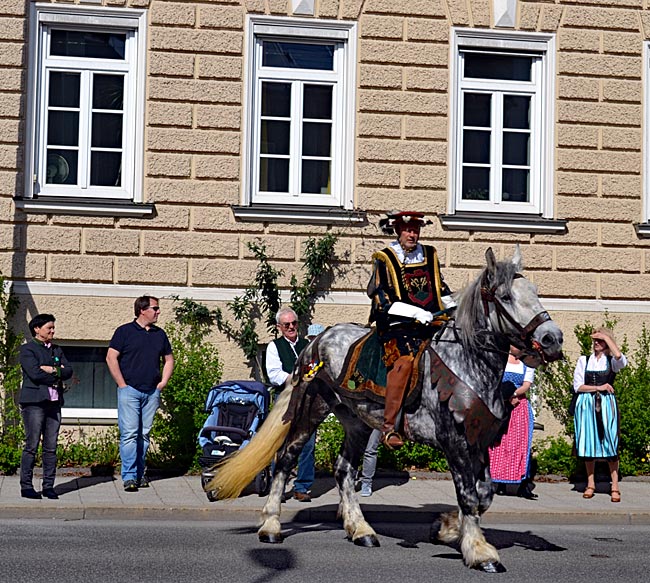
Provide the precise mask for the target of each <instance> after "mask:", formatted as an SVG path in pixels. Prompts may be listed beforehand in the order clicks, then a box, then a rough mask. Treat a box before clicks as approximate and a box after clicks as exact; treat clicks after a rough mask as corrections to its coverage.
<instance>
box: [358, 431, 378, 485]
mask: <svg viewBox="0 0 650 583" xmlns="http://www.w3.org/2000/svg"><path fill="white" fill-rule="evenodd" d="M380 441H381V431H379V429H373V430H372V433H371V434H370V438H369V439H368V445H366V450H365V451H364V452H363V466H362V468H361V483H362V484H368V485H369V486H372V479H373V478H374V476H375V470H376V469H377V450H378V449H379V442H380Z"/></svg>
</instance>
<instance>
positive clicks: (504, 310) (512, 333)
mask: <svg viewBox="0 0 650 583" xmlns="http://www.w3.org/2000/svg"><path fill="white" fill-rule="evenodd" d="M485 259H486V262H487V267H486V268H485V269H484V270H483V272H482V274H481V275H480V276H479V278H478V279H477V280H476V281H475V282H474V283H473V284H471V285H470V286H469V287H468V288H467V289H466V290H465V291H464V292H463V294H462V295H461V298H460V301H459V307H458V314H457V318H456V319H457V321H458V324H459V325H460V327H461V330H463V331H464V333H465V334H468V333H469V334H471V333H472V331H473V330H475V329H476V326H477V321H481V320H482V321H483V323H484V325H486V326H488V327H489V328H490V329H491V330H492V331H494V332H499V333H501V334H503V335H504V336H506V337H507V339H508V341H509V342H510V344H512V345H514V346H516V347H517V348H519V349H520V350H521V351H522V353H521V355H520V358H521V360H523V361H524V363H525V364H526V365H527V366H531V367H537V366H539V365H540V364H544V363H546V362H552V361H554V360H558V359H560V358H561V357H562V341H563V339H562V331H561V330H560V329H559V328H558V326H557V325H556V324H555V323H554V322H553V320H551V317H550V316H549V315H548V312H546V310H544V308H543V307H542V304H541V303H540V301H539V297H538V296H537V287H536V286H535V285H533V284H532V283H531V282H530V281H528V280H527V279H526V278H525V277H524V276H523V275H521V273H520V271H521V251H520V249H519V245H517V247H516V250H515V254H514V255H513V257H512V259H511V260H510V261H501V262H497V260H496V258H495V257H494V253H493V252H492V249H491V248H489V249H488V250H487V251H486V253H485ZM468 331H469V332H468Z"/></svg>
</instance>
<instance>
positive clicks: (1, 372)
mask: <svg viewBox="0 0 650 583" xmlns="http://www.w3.org/2000/svg"><path fill="white" fill-rule="evenodd" d="M5 281H6V280H5V277H4V275H2V273H0V473H3V474H13V473H15V472H16V470H17V469H18V467H19V466H20V456H21V454H22V446H23V440H24V438H25V432H24V430H23V426H22V423H21V418H20V409H19V408H18V393H19V392H20V384H21V381H22V373H21V369H20V364H18V347H19V346H20V344H21V342H22V336H21V335H20V334H16V333H15V332H14V331H13V330H12V329H11V327H10V326H9V321H10V320H11V318H12V317H13V315H14V314H15V313H16V309H17V308H18V299H17V298H16V296H15V295H14V294H13V292H12V291H11V289H8V288H7V287H6V286H5Z"/></svg>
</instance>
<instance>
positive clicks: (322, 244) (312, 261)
mask: <svg viewBox="0 0 650 583" xmlns="http://www.w3.org/2000/svg"><path fill="white" fill-rule="evenodd" d="M337 240H338V237H337V236H336V235H334V234H332V233H327V234H326V235H324V236H323V237H321V238H320V239H314V238H311V237H310V238H309V239H308V240H307V243H306V245H305V259H304V276H303V278H302V280H301V281H298V277H297V276H296V275H295V274H292V276H291V280H290V290H289V292H290V304H289V305H290V306H291V308H293V310H294V311H295V312H296V314H297V315H298V319H299V321H300V325H301V332H302V333H304V332H305V330H306V326H307V324H308V322H309V321H310V320H311V316H312V312H313V307H314V304H315V302H316V298H317V295H318V293H319V291H320V290H321V289H323V288H324V287H325V283H324V279H325V276H326V275H327V274H328V273H329V272H330V271H331V269H332V265H331V260H332V257H333V255H334V246H335V244H336V241H337ZM248 248H249V249H250V250H251V251H252V253H253V255H254V256H255V259H256V260H257V262H258V267H257V270H256V272H255V277H254V279H253V281H252V282H251V283H250V285H248V286H247V287H246V289H245V291H244V294H243V295H242V296H237V297H236V298H234V299H233V300H232V301H231V302H228V304H226V305H227V308H228V310H229V311H230V313H231V315H232V319H233V320H234V321H235V322H236V324H235V323H233V322H232V321H230V320H229V319H228V318H226V316H225V315H224V313H223V311H222V310H221V309H219V308H217V309H216V310H214V312H213V314H214V320H215V323H216V325H217V328H218V329H219V331H220V332H222V333H223V334H225V335H226V336H227V337H228V338H229V339H231V340H233V341H234V342H235V343H236V344H237V345H238V346H239V347H240V348H241V350H242V351H243V352H244V355H245V356H246V358H247V359H248V361H249V364H250V366H251V368H252V369H253V374H254V376H255V378H256V379H258V380H262V379H264V374H263V370H264V367H263V363H262V362H261V360H260V352H259V345H260V339H259V334H258V332H257V326H258V323H260V322H263V323H264V325H265V326H266V331H267V332H268V333H269V334H272V335H273V336H274V337H275V336H276V335H277V328H276V325H275V315H276V313H277V311H278V310H279V309H280V307H281V305H282V302H281V299H280V289H279V286H278V279H279V278H280V277H281V276H282V275H283V271H282V270H278V269H276V268H275V267H273V266H272V265H271V263H270V260H269V257H268V255H267V253H266V245H265V244H264V243H263V242H261V241H260V242H253V241H251V242H249V243H248Z"/></svg>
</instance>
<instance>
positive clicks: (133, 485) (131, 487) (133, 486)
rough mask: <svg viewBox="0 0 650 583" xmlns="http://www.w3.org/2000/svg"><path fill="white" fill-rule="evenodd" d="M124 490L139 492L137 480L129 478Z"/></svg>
mask: <svg viewBox="0 0 650 583" xmlns="http://www.w3.org/2000/svg"><path fill="white" fill-rule="evenodd" d="M124 491H125V492H137V491H138V483H137V482H136V481H135V480H127V481H126V482H124Z"/></svg>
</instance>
